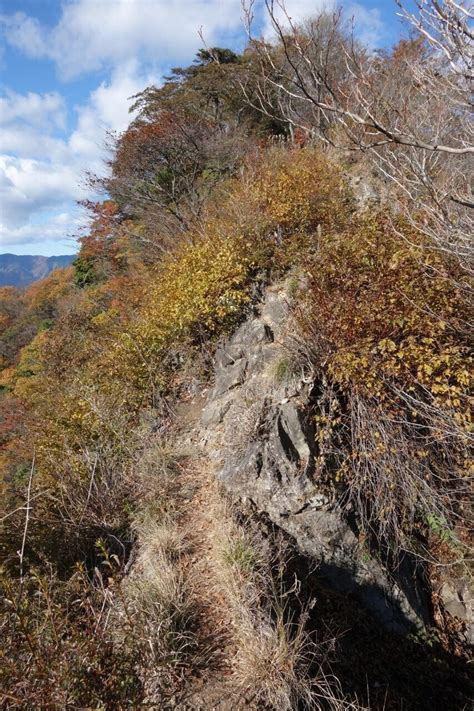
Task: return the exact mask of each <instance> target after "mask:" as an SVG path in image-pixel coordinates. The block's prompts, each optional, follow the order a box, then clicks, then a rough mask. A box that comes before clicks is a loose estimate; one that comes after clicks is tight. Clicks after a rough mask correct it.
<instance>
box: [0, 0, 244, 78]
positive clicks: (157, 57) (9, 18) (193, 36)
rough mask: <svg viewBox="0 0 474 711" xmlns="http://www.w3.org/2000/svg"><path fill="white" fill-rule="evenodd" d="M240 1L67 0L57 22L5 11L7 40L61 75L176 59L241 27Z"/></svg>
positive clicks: (4, 19) (69, 75)
mask: <svg viewBox="0 0 474 711" xmlns="http://www.w3.org/2000/svg"><path fill="white" fill-rule="evenodd" d="M240 16H241V8H240V0H69V2H66V3H64V5H63V9H62V15H61V18H60V20H59V22H58V23H57V25H56V26H55V27H53V28H51V29H49V28H46V27H43V26H41V25H40V24H39V23H38V21H37V20H36V19H35V18H31V17H29V16H27V15H25V14H24V13H15V14H13V15H4V16H3V18H2V21H3V24H4V27H5V36H6V39H7V42H9V43H10V44H11V45H13V46H15V47H17V48H18V49H20V50H21V51H22V52H24V53H25V54H26V55H28V56H30V57H36V58H39V57H46V58H49V59H52V60H53V61H54V62H55V63H56V65H57V67H58V69H59V71H60V73H61V75H62V76H63V78H67V79H71V78H73V77H75V76H78V75H79V74H82V73H84V72H90V71H94V70H98V69H101V68H103V67H107V66H113V65H115V64H118V63H122V62H126V61H128V60H129V59H131V58H133V57H137V56H139V57H140V58H141V59H142V60H144V61H151V62H158V63H160V62H161V63H163V60H164V58H166V61H167V62H174V61H179V60H181V59H183V58H185V57H187V56H189V55H190V54H191V53H193V52H194V51H195V50H196V49H198V47H199V46H200V45H201V44H202V42H201V40H200V39H199V35H198V33H199V30H200V28H202V29H203V31H204V34H205V36H206V40H207V41H208V42H210V43H211V44H212V43H214V42H215V41H216V39H217V38H218V37H220V38H222V37H223V36H225V35H226V33H234V32H236V31H240V30H241V19H240Z"/></svg>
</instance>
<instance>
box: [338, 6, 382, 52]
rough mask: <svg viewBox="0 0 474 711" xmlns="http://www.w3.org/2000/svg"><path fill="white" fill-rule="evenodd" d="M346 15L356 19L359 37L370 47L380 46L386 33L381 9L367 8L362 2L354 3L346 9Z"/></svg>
mask: <svg viewBox="0 0 474 711" xmlns="http://www.w3.org/2000/svg"><path fill="white" fill-rule="evenodd" d="M346 16H348V17H353V19H354V32H355V35H356V36H357V38H358V39H359V40H360V41H361V42H363V44H365V45H367V47H369V48H370V49H375V48H377V47H380V44H381V42H382V40H383V37H384V35H385V33H386V30H387V28H386V26H385V24H384V22H383V20H382V16H381V14H380V10H378V9H377V8H372V9H367V8H366V7H364V6H363V5H361V4H360V3H353V4H351V5H349V6H348V8H347V9H346Z"/></svg>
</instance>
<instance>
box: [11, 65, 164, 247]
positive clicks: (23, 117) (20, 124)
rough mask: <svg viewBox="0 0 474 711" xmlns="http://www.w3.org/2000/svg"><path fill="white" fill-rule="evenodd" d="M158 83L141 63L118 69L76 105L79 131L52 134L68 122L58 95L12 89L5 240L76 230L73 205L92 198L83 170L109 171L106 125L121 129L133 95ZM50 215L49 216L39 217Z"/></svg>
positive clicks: (57, 235)
mask: <svg viewBox="0 0 474 711" xmlns="http://www.w3.org/2000/svg"><path fill="white" fill-rule="evenodd" d="M157 82H158V77H157V76H155V75H153V74H150V73H142V72H141V70H140V67H139V65H138V63H137V62H136V61H131V62H128V63H127V64H126V65H123V66H119V67H116V69H115V70H114V72H113V73H112V76H111V77H110V79H109V80H108V81H103V82H102V83H101V84H100V85H99V86H98V87H97V88H96V89H94V90H93V91H92V92H91V94H90V96H89V99H88V101H87V102H86V103H85V104H83V105H80V106H76V107H75V109H74V111H75V113H76V125H75V129H74V130H73V131H72V133H71V134H70V135H69V136H68V137H67V138H63V137H57V135H56V132H55V129H56V127H57V126H58V125H62V123H63V121H64V117H60V116H59V113H60V111H61V110H62V108H63V107H64V102H63V100H62V98H61V97H60V96H59V95H35V96H34V98H32V96H31V95H29V94H26V95H19V94H14V93H12V92H9V93H7V95H6V96H5V97H3V99H2V100H3V101H4V102H5V103H4V107H5V108H6V109H8V110H9V109H11V110H12V113H11V115H9V116H8V110H7V111H6V112H5V113H7V117H6V118H5V126H4V127H3V128H2V131H1V133H0V204H1V205H2V224H1V225H0V241H1V243H2V244H3V245H15V244H22V243H24V242H25V240H29V241H32V242H33V241H37V240H36V239H35V238H34V237H35V235H37V236H38V240H41V239H44V238H45V236H47V237H48V239H50V240H51V239H54V238H60V237H63V236H64V235H65V234H66V233H70V232H71V229H72V226H73V225H75V224H76V223H77V217H76V209H75V205H74V203H75V201H77V200H81V199H83V198H85V197H87V196H88V191H87V189H86V187H85V186H84V181H83V176H84V174H85V172H86V171H88V172H95V173H100V172H103V171H104V162H103V160H104V157H105V149H104V146H105V139H106V133H107V131H114V132H120V131H123V130H124V129H125V128H126V127H127V125H128V123H129V121H130V119H131V116H130V114H129V111H128V109H129V101H128V99H129V97H130V96H132V95H133V94H136V93H137V92H138V91H140V90H141V89H143V88H144V87H145V86H147V85H149V84H151V83H157ZM7 104H8V105H7ZM56 113H58V115H57V116H55V117H53V116H52V114H54V115H56ZM45 214H46V215H47V216H48V220H47V221H46V222H45V221H44V220H43V219H42V218H41V216H42V215H43V216H44V215H45ZM59 215H61V216H62V218H61V220H59V221H58V219H57V218H58V216H59ZM66 215H67V216H68V218H69V220H70V225H69V228H68V224H67V220H66V219H65V216H66ZM40 218H41V219H40ZM40 225H41V227H40Z"/></svg>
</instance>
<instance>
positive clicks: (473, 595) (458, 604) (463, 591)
mask: <svg viewBox="0 0 474 711" xmlns="http://www.w3.org/2000/svg"><path fill="white" fill-rule="evenodd" d="M440 597H441V600H442V602H443V606H444V609H445V610H446V611H447V612H449V614H450V615H453V617H458V618H459V619H460V620H462V621H463V622H464V623H465V624H466V640H467V642H468V643H469V644H471V645H474V583H473V582H472V581H469V580H466V579H465V578H457V579H455V580H449V581H447V582H445V583H443V585H442V586H441V590H440Z"/></svg>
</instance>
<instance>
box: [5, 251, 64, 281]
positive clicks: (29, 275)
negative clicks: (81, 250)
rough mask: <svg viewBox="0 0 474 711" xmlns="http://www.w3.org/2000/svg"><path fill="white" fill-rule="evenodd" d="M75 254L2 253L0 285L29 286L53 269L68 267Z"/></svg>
mask: <svg viewBox="0 0 474 711" xmlns="http://www.w3.org/2000/svg"><path fill="white" fill-rule="evenodd" d="M75 256H76V255H75V254H63V255H62V256H59V257H42V256H40V255H30V254H25V255H18V254H0V286H16V287H23V286H28V284H31V283H32V282H33V281H37V280H38V279H43V278H44V277H45V276H47V275H48V274H49V273H50V272H51V271H52V270H53V269H57V268H58V267H67V266H68V265H69V264H71V262H72V261H73V259H74V258H75Z"/></svg>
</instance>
